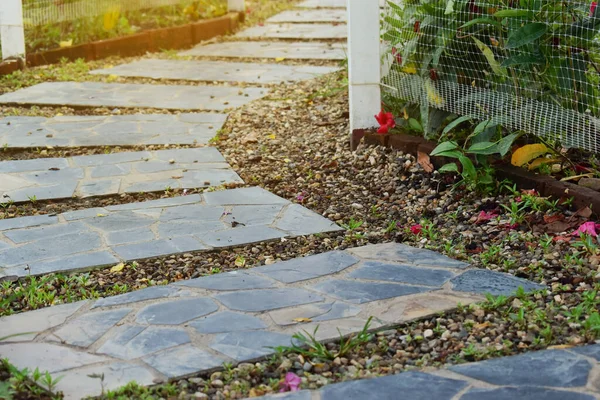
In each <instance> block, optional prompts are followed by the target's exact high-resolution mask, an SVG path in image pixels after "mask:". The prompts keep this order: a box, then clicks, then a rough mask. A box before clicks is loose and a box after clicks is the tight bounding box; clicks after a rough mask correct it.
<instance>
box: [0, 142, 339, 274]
mask: <svg viewBox="0 0 600 400" xmlns="http://www.w3.org/2000/svg"><path fill="white" fill-rule="evenodd" d="M194 150H195V149H194ZM168 151H170V150H168ZM157 153H159V152H157ZM188 153H189V152H188ZM175 154H177V153H176V152H173V153H170V154H169V156H173V155H175ZM186 154H187V153H186ZM184 159H185V157H184ZM192 159H193V158H189V159H185V160H192ZM99 160H101V159H96V158H94V159H92V158H89V159H87V160H86V161H85V162H86V163H97V162H99ZM191 165H193V163H192V164H191ZM186 203H187V204H186ZM238 206H239V207H240V212H239V213H238V211H237V207H238ZM254 206H256V207H257V209H258V210H259V211H258V212H257V214H256V215H257V218H250V217H249V215H250V208H249V207H254ZM298 207H299V206H298V205H292V204H290V203H289V202H288V201H287V200H285V199H282V198H281V197H278V196H275V195H273V194H271V193H269V192H267V191H266V190H264V189H261V188H242V189H231V190H224V191H215V192H209V193H204V194H202V195H193V196H189V199H188V196H182V197H174V198H169V199H161V200H156V201H148V202H143V203H134V204H126V205H121V206H109V207H106V208H103V209H101V210H98V209H96V210H93V212H90V210H83V211H81V212H79V211H77V212H70V213H67V214H65V215H58V216H54V217H24V218H14V219H10V220H5V221H2V220H0V246H1V248H0V277H1V276H10V275H16V276H25V275H29V274H31V275H39V274H45V273H50V272H58V271H75V270H83V269H88V268H92V267H97V266H104V265H109V264H113V263H117V262H119V261H132V260H137V259H144V258H149V257H155V256H161V255H169V254H176V253H182V252H188V251H199V250H209V249H212V248H223V247H230V246H235V245H239V244H249V243H254V242H260V241H265V240H272V239H280V238H284V237H290V236H296V235H298V234H305V233H318V232H331V231H337V230H340V229H341V228H339V227H338V226H337V225H335V224H334V223H332V222H331V221H329V220H327V219H325V218H323V217H322V216H320V215H318V214H315V213H307V214H306V221H302V222H303V223H306V225H307V226H311V225H312V226H313V229H312V230H309V231H308V232H305V231H304V230H303V231H302V233H294V232H289V231H285V230H282V229H279V228H278V227H277V225H278V223H279V222H280V221H282V220H286V219H288V217H287V216H288V215H292V217H294V216H295V215H297V213H298V211H297V208H298ZM234 217H235V218H238V217H239V220H238V221H239V222H242V221H244V222H243V224H244V225H235V224H232V218H234ZM21 219H23V220H24V221H20V220H21ZM236 220H237V219H236ZM268 223H271V224H270V225H265V224H268ZM234 225H235V226H234ZM19 228H20V229H19Z"/></svg>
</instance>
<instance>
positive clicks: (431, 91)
mask: <svg viewBox="0 0 600 400" xmlns="http://www.w3.org/2000/svg"><path fill="white" fill-rule="evenodd" d="M425 87H426V89H427V98H428V99H429V102H430V103H431V104H433V105H435V106H438V107H439V106H441V105H443V104H444V98H443V97H442V96H440V95H439V94H438V92H437V90H435V87H434V86H433V83H431V82H430V81H425Z"/></svg>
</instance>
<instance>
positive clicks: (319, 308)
mask: <svg viewBox="0 0 600 400" xmlns="http://www.w3.org/2000/svg"><path fill="white" fill-rule="evenodd" d="M360 311H361V308H360V307H357V306H354V305H352V304H346V303H342V302H339V301H335V302H333V303H319V304H308V305H305V306H300V307H293V308H284V309H282V310H276V311H271V312H270V313H269V316H270V317H271V318H272V319H273V321H275V323H276V324H277V325H281V326H287V325H297V324H298V322H297V321H295V320H296V319H298V318H302V319H304V318H307V319H310V320H311V321H315V322H320V321H329V320H338V319H342V318H348V317H354V316H356V315H358V313H359V312H360Z"/></svg>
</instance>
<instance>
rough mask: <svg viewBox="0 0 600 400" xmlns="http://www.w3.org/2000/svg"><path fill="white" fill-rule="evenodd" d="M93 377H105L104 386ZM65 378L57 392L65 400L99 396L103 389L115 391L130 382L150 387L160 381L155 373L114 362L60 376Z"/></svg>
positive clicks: (59, 384) (60, 382)
mask: <svg viewBox="0 0 600 400" xmlns="http://www.w3.org/2000/svg"><path fill="white" fill-rule="evenodd" d="M90 375H91V376H104V380H103V381H102V385H100V379H99V378H93V377H90ZM60 376H62V377H63V379H61V380H60V381H59V382H58V384H57V386H56V390H57V391H61V392H63V393H64V396H65V400H79V399H81V398H85V397H88V396H99V395H100V394H101V393H102V389H104V390H105V391H108V390H115V389H118V388H120V387H122V386H125V385H126V384H128V383H129V382H136V383H137V384H138V385H141V386H149V385H152V384H154V383H157V382H158V380H157V378H158V377H156V376H154V375H153V373H152V372H151V371H150V370H149V369H147V368H144V367H141V366H139V365H134V364H129V363H125V362H113V363H110V364H103V365H91V366H89V367H83V368H77V369H73V370H70V371H66V372H63V373H61V374H60Z"/></svg>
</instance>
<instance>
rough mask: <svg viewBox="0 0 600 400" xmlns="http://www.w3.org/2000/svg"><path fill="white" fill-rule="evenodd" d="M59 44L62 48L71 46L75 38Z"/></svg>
mask: <svg viewBox="0 0 600 400" xmlns="http://www.w3.org/2000/svg"><path fill="white" fill-rule="evenodd" d="M58 45H59V46H60V48H61V49H64V48H65V47H71V46H73V39H69V40H64V41H62V42H58Z"/></svg>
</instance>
